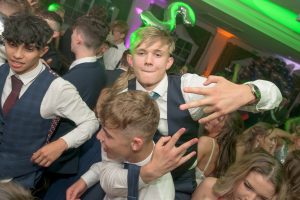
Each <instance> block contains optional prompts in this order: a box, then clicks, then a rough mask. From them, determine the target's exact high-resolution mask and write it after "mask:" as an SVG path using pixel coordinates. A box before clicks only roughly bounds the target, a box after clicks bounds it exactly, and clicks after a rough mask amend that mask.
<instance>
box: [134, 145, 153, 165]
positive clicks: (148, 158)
mask: <svg viewBox="0 0 300 200" xmlns="http://www.w3.org/2000/svg"><path fill="white" fill-rule="evenodd" d="M154 147H155V143H154V142H153V149H152V151H151V153H150V154H149V156H147V158H145V159H144V160H142V161H140V162H137V163H131V164H134V165H137V166H144V165H146V164H147V163H149V162H150V160H151V158H152V154H153V150H154Z"/></svg>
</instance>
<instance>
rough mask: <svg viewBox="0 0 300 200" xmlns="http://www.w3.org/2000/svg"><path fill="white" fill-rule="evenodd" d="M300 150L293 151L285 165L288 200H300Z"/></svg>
mask: <svg viewBox="0 0 300 200" xmlns="http://www.w3.org/2000/svg"><path fill="white" fill-rule="evenodd" d="M299 166H300V150H296V151H292V152H291V153H290V154H289V155H288V157H287V159H286V160H285V163H284V169H285V173H286V178H287V184H288V195H287V197H288V198H287V199H288V200H300V196H299V194H300V167H299Z"/></svg>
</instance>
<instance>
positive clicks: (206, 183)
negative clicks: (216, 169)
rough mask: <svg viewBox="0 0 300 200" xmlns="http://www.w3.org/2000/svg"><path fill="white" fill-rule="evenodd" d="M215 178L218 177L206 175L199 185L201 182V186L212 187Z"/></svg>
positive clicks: (215, 180)
mask: <svg viewBox="0 0 300 200" xmlns="http://www.w3.org/2000/svg"><path fill="white" fill-rule="evenodd" d="M217 180H218V179H217V178H215V177H207V178H205V179H204V181H203V182H202V183H201V185H202V184H203V187H205V188H212V187H213V186H214V185H215V184H216V182H217Z"/></svg>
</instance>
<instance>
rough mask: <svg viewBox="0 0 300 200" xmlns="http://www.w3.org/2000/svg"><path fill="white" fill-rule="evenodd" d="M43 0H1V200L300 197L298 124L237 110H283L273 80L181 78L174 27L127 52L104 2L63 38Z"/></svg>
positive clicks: (134, 39)
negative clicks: (248, 121) (247, 122)
mask: <svg viewBox="0 0 300 200" xmlns="http://www.w3.org/2000/svg"><path fill="white" fill-rule="evenodd" d="M39 5H40V4H39V3H38V1H29V0H28V1H27V0H23V1H22V0H0V13H1V15H3V16H2V19H3V32H2V38H3V45H2V46H1V56H0V57H1V62H2V64H1V66H0V94H1V106H0V111H1V112H0V159H1V160H2V161H1V162H0V200H1V199H5V200H15V199H25V200H31V199H34V198H37V199H44V200H47V199H49V200H53V199H56V200H60V199H62V200H63V199H67V200H75V199H86V200H90V199H106V200H112V199H138V198H139V199H145V200H147V199H149V200H150V199H162V200H169V199H170V200H173V199H176V200H189V199H197V200H204V199H216V200H217V199H224V200H231V199H265V200H267V199H269V200H271V199H272V200H273V199H278V200H284V199H287V200H295V199H299V195H298V194H299V191H300V185H299V182H300V181H299V178H300V177H299V167H298V165H299V162H300V154H299V153H300V142H299V141H300V136H299V135H300V133H299V132H298V130H299V127H297V126H295V130H294V131H295V132H293V134H291V133H288V132H286V131H283V130H281V129H278V128H275V127H274V125H272V124H269V123H266V122H258V123H257V124H255V125H253V126H251V127H249V128H247V129H245V127H244V121H243V119H242V117H241V115H240V113H239V110H242V111H243V112H261V111H267V110H272V109H275V108H277V107H278V106H279V105H280V103H281V101H282V95H281V92H280V90H279V89H278V87H277V86H276V85H275V84H274V83H272V82H270V81H265V80H253V81H251V82H247V83H245V84H235V83H232V82H230V81H228V80H226V79H225V78H223V77H218V76H209V77H208V78H206V77H202V76H199V75H197V74H191V73H182V74H179V75H174V74H172V75H171V74H168V73H167V70H168V69H170V68H171V67H172V64H173V62H174V58H173V57H172V53H173V51H174V49H175V41H174V38H173V37H172V36H171V35H170V33H169V32H168V31H166V30H161V29H158V28H157V27H153V26H145V27H140V28H138V29H137V30H135V31H134V32H133V33H132V34H131V36H130V47H129V49H126V47H125V44H124V40H125V37H126V34H127V31H128V29H129V26H128V25H127V23H126V22H125V21H121V20H118V21H114V22H112V23H111V24H110V25H109V24H108V22H107V14H106V10H105V9H104V8H103V7H101V6H95V7H93V8H91V9H90V10H89V11H88V12H87V14H86V15H83V16H81V17H79V18H78V19H76V20H75V22H74V24H73V25H72V26H70V27H69V28H68V29H67V30H66V31H64V34H63V35H62V33H61V27H62V23H63V21H64V20H63V15H62V13H63V12H62V9H60V10H59V12H57V13H56V12H54V11H48V10H46V9H43V8H41V7H40V6H39ZM99 13H101V14H99ZM282 149H286V150H284V151H283V152H284V154H283V153H282V151H281V150H282Z"/></svg>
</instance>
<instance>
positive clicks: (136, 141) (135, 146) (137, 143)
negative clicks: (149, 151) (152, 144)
mask: <svg viewBox="0 0 300 200" xmlns="http://www.w3.org/2000/svg"><path fill="white" fill-rule="evenodd" d="M130 145H131V149H132V151H140V150H141V149H142V147H143V145H144V140H143V139H142V138H140V137H134V138H133V139H132V141H131V144H130Z"/></svg>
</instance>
